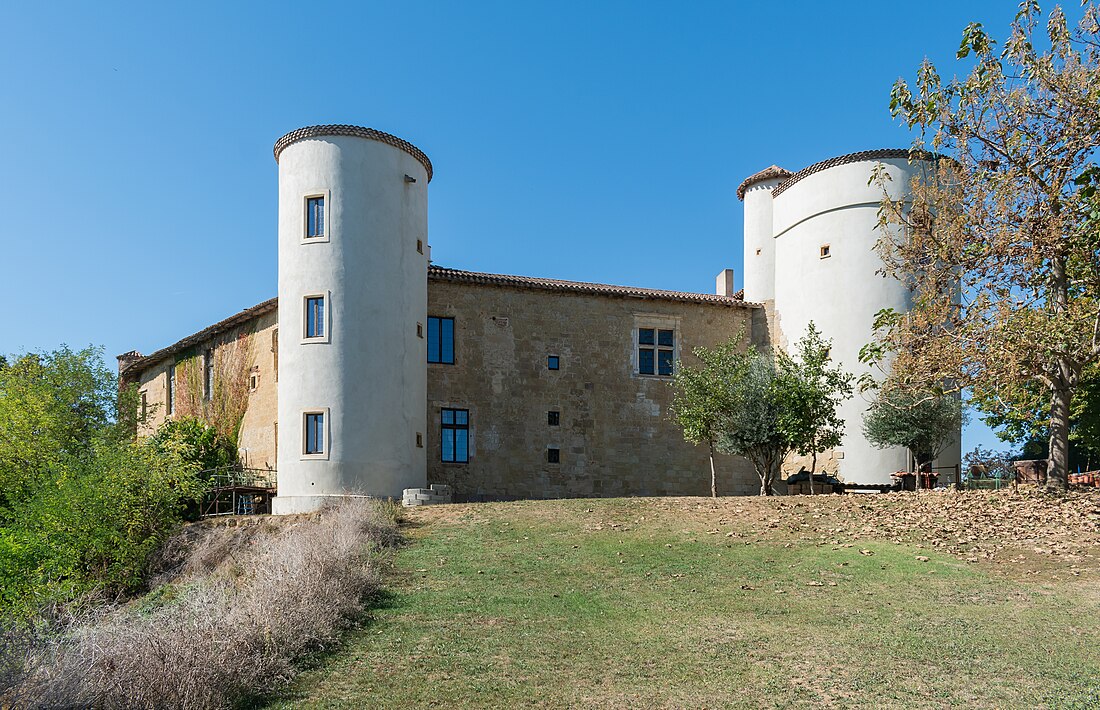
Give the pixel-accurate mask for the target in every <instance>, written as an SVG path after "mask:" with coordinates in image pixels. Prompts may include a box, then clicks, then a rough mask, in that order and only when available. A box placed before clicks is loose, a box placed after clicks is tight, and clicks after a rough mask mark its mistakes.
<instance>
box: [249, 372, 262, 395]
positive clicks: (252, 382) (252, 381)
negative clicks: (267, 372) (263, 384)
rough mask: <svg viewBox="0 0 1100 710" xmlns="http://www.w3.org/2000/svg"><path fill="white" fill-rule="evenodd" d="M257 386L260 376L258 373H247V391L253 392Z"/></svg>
mask: <svg viewBox="0 0 1100 710" xmlns="http://www.w3.org/2000/svg"><path fill="white" fill-rule="evenodd" d="M259 386H260V376H259V375H249V376H248V391H249V392H255V391H256V388H258V387H259Z"/></svg>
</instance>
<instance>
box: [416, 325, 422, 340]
mask: <svg viewBox="0 0 1100 710" xmlns="http://www.w3.org/2000/svg"><path fill="white" fill-rule="evenodd" d="M416 337H418V338H423V337H424V324H423V323H417V324H416Z"/></svg>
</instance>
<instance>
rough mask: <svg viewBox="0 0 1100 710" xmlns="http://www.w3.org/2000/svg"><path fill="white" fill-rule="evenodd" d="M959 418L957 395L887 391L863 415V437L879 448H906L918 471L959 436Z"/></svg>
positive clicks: (959, 401)
mask: <svg viewBox="0 0 1100 710" xmlns="http://www.w3.org/2000/svg"><path fill="white" fill-rule="evenodd" d="M962 419H963V415H962V402H961V400H960V399H959V397H957V396H954V395H949V394H948V395H935V394H928V393H917V394H914V393H912V392H910V391H909V390H906V389H901V388H887V389H883V390H881V391H880V392H879V394H878V397H877V399H876V400H875V401H874V402H873V403H872V404H871V406H870V408H869V409H868V410H867V412H866V413H865V414H864V415H863V435H864V436H865V437H867V441H869V442H871V444H873V445H874V446H877V447H878V448H880V449H887V448H891V447H894V446H903V447H905V448H906V449H909V453H910V454H912V455H913V461H914V462H915V463H916V465H917V469H918V470H919V469H920V467H921V466H923V465H924V464H927V463H931V462H932V460H933V459H935V458H936V457H937V456H939V455H940V453H942V452H943V450H944V449H945V448H947V445H948V444H950V443H951V441H952V440H953V439H954V438H955V437H956V436H958V435H959V430H960V429H961V428H962Z"/></svg>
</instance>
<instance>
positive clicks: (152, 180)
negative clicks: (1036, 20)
mask: <svg viewBox="0 0 1100 710" xmlns="http://www.w3.org/2000/svg"><path fill="white" fill-rule="evenodd" d="M1075 4H1076V3H1070V5H1071V8H1072V7H1073V6H1074V5H1075ZM1015 9H1016V3H1015V2H1012V1H1011V0H1000V1H998V2H966V3H960V2H957V1H955V2H941V1H938V0H937V1H928V2H922V3H920V4H912V3H885V2H884V3H864V2H851V3H829V2H783V3H765V2H756V3H742V2H714V3H705V2H704V3H667V4H659V3H656V2H649V3H627V2H620V3H617V2H606V3H581V2H556V3H515V2H511V3H505V2H499V3H473V2H469V3H444V2H427V1H425V2H417V3H399V2H389V3H347V5H346V6H344V5H338V4H330V3H323V2H314V3H309V4H308V5H302V4H300V3H295V4H280V3H274V2H271V3H256V4H251V5H250V4H247V3H204V2H189V3H133V4H130V5H123V4H118V3H96V4H92V3H71V4H65V3H17V4H13V5H11V6H10V7H8V8H6V9H5V12H4V15H5V40H4V42H3V43H0V67H2V68H3V71H0V98H2V100H0V146H2V150H0V155H2V159H0V210H2V213H3V214H4V215H5V219H4V220H3V222H2V226H0V234H2V235H3V236H2V238H3V244H4V249H3V252H2V256H0V352H4V353H9V352H19V351H22V350H30V349H40V348H53V347H56V346H57V345H58V344H59V343H62V342H65V343H69V344H71V345H74V346H82V345H86V344H89V343H93V344H99V345H103V346H104V347H105V348H106V352H107V355H108V358H109V359H111V361H112V364H113V356H114V355H116V354H119V353H121V352H124V351H126V350H130V349H137V350H141V351H142V352H151V351H153V350H155V349H157V348H160V347H163V346H165V345H167V344H170V343H171V342H174V341H175V340H178V339H179V338H181V337H183V336H185V335H188V334H190V333H192V332H194V331H197V330H199V329H201V328H203V327H205V326H207V325H209V324H211V323H213V322H215V321H217V320H220V319H221V318H224V317H226V316H228V315H230V314H232V313H234V312H236V311H238V310H240V309H242V308H246V307H248V306H252V305H255V304H256V303H259V302H261V301H263V300H266V299H268V298H270V297H272V296H274V295H275V293H276V253H275V242H276V223H275V221H276V164H275V162H274V160H273V158H272V154H271V148H272V145H273V143H274V142H275V140H276V139H277V138H278V137H279V136H281V135H282V134H284V133H286V132H287V131H290V130H292V129H294V128H298V127H300V126H305V125H312V124H322V123H354V124H359V125H365V126H371V127H374V128H378V129H380V130H384V131H388V132H390V133H395V134H397V135H399V136H401V137H403V138H405V139H407V140H409V141H410V142H412V143H414V144H415V145H417V146H418V147H420V148H421V149H422V150H424V151H425V152H426V153H427V154H428V156H429V157H430V158H431V159H432V162H433V164H434V166H435V179H434V180H433V182H432V185H431V188H430V197H429V201H430V212H429V225H430V226H429V229H430V232H429V241H430V243H431V245H432V255H433V259H434V261H435V263H437V264H440V265H443V266H451V267H457V268H465V269H472V270H480V271H490V272H501V273H514V274H525V275H533V276H549V277H555V278H565V279H576V280H585V281H599V282H605V283H616V284H629V285H637V286H647V287H653V288H668V289H678V290H687V291H704V292H709V291H711V290H712V288H713V284H714V276H715V274H716V273H717V272H718V271H719V270H721V269H722V268H725V267H733V268H734V269H736V272H737V283H738V285H740V282H741V231H742V228H741V221H742V211H741V203H740V202H738V200H737V198H736V195H735V189H736V187H737V185H738V184H739V183H740V181H741V180H742V179H743V178H744V177H745V176H747V175H749V174H751V173H753V172H756V171H757V170H759V169H761V168H764V167H766V166H768V165H771V164H772V163H777V164H779V165H781V166H783V167H786V168H788V169H791V170H797V169H799V168H801V167H804V166H806V165H808V164H810V163H813V162H816V161H818V160H822V159H824V158H827V157H831V156H833V155H838V154H842V153H848V152H852V151H856V150H863V149H868V148H879V147H905V146H907V145H908V144H909V142H910V137H909V135H908V133H907V132H906V131H905V130H904V129H903V128H902V127H900V126H899V125H897V124H896V123H895V122H893V121H892V120H891V119H890V116H889V113H888V110H887V104H888V96H889V90H890V86H891V84H892V83H893V82H894V80H895V79H897V78H898V77H899V76H907V77H909V76H912V75H913V73H914V72H915V70H916V67H917V66H918V64H919V63H920V61H921V60H922V59H923V58H924V57H925V56H928V57H930V58H931V59H933V60H934V61H935V62H936V63H937V65H939V67H940V70H941V73H942V74H944V75H950V74H952V73H954V72H955V71H956V70H957V68H956V62H955V61H954V51H955V49H956V48H957V47H958V43H959V38H960V35H961V31H962V28H963V27H964V26H965V25H966V24H967V23H968V22H970V21H980V22H982V23H984V24H985V25H986V27H987V28H989V29H990V30H991V31H992V32H993V33H994V34H995V36H1003V35H1004V33H1005V30H1006V28H1007V26H1008V23H1009V21H1010V20H1011V18H1012V16H1013V15H1014V13H1015ZM1071 14H1072V10H1071ZM990 440H991V437H990V435H989V434H988V433H987V432H983V431H981V430H980V428H973V431H971V432H969V433H968V437H967V441H966V442H964V446H966V447H968V448H969V447H972V446H973V444H974V443H975V442H977V441H982V442H983V443H987V442H989V441H990Z"/></svg>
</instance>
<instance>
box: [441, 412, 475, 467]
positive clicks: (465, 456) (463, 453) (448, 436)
mask: <svg viewBox="0 0 1100 710" xmlns="http://www.w3.org/2000/svg"><path fill="white" fill-rule="evenodd" d="M440 431H441V434H442V436H441V437H440V438H441V439H442V441H443V461H444V462H446V463H467V462H469V460H470V410H468V409H443V410H441V411H440Z"/></svg>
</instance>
